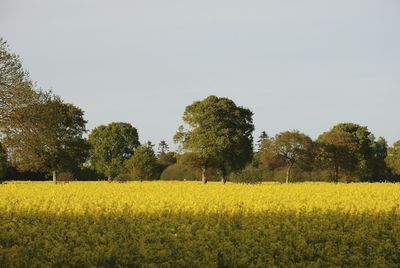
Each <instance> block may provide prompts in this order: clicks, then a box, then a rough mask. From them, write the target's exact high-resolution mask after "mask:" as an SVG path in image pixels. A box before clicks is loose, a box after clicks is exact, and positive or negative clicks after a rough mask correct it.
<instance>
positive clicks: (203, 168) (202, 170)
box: [201, 167, 208, 184]
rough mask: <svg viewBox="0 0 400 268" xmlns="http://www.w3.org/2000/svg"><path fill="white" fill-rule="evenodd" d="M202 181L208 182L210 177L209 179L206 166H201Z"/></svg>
mask: <svg viewBox="0 0 400 268" xmlns="http://www.w3.org/2000/svg"><path fill="white" fill-rule="evenodd" d="M201 181H202V182H203V183H204V184H206V183H207V181H208V179H207V174H206V167H202V168H201Z"/></svg>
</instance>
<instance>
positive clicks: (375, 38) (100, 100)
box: [0, 0, 400, 145]
mask: <svg viewBox="0 0 400 268" xmlns="http://www.w3.org/2000/svg"><path fill="white" fill-rule="evenodd" d="M0 36H2V37H3V38H5V39H6V40H7V41H8V43H9V45H10V47H11V49H12V50H13V51H14V52H16V53H17V54H19V55H20V56H21V58H22V59H23V63H24V66H25V68H27V69H28V70H29V71H30V73H31V76H32V78H33V80H36V81H37V82H38V85H39V86H40V87H42V88H45V89H48V88H52V89H53V90H54V92H55V93H57V94H59V95H61V96H62V97H63V98H64V99H65V100H66V101H68V102H72V103H74V104H76V105H78V106H80V107H81V108H82V109H84V110H85V112H86V118H87V119H88V120H89V124H88V126H89V128H90V129H92V128H93V127H95V126H97V125H99V124H105V123H109V122H112V121H126V122H130V123H132V124H133V125H134V126H135V127H137V128H138V130H139V135H140V139H141V141H142V142H145V141H147V140H151V141H152V142H154V143H158V142H159V141H160V140H162V139H165V140H167V141H168V142H170V143H171V140H172V136H173V135H174V133H175V131H176V130H177V128H178V126H179V125H180V124H181V117H182V114H183V111H184V109H185V106H186V105H188V104H190V103H192V102H193V101H195V100H199V99H202V98H204V97H206V96H208V95H210V94H214V95H217V96H226V97H229V98H232V99H233V100H235V101H236V102H237V104H239V105H243V106H245V107H248V108H250V109H251V110H252V111H253V112H254V113H255V116H254V122H255V125H256V132H255V139H257V136H258V135H259V134H260V132H261V131H262V130H265V131H266V132H267V133H268V134H270V135H274V134H276V133H277V132H280V131H283V130H290V129H298V130H300V131H302V132H305V133H306V134H308V135H310V136H311V137H313V138H316V137H317V136H318V134H320V133H322V132H323V131H326V130H328V129H329V128H330V127H332V126H333V125H334V124H336V123H339V122H344V121H352V122H356V123H359V124H362V125H367V126H368V127H369V128H370V130H371V131H372V132H373V133H374V134H375V135H376V136H384V137H385V138H387V140H388V141H389V143H390V144H391V143H393V142H394V141H395V140H398V139H400V123H399V119H398V117H399V114H400V106H399V102H400V1H399V0H359V1H356V0H335V1H333V0H329V1H324V0H315V1H307V0H304V1H297V0H296V1H295V0H292V1H289V0H276V1H267V0H259V1H254V0H246V1H245V0H242V1H233V0H227V1H218V0H212V1H210V0H201V1H190V0H181V1H175V0H168V1H155V0H143V1H133V0H131V1H118V0H114V1H99V0H64V1H61V0H0ZM171 145H172V144H171Z"/></svg>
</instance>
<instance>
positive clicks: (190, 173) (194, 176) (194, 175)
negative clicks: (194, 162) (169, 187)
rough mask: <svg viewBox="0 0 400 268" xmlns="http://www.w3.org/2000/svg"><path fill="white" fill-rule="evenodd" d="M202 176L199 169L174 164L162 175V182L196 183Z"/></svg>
mask: <svg viewBox="0 0 400 268" xmlns="http://www.w3.org/2000/svg"><path fill="white" fill-rule="evenodd" d="M200 176H201V174H200V171H199V169H196V168H193V167H191V166H188V165H183V164H173V165H171V166H168V167H167V168H166V169H165V170H164V171H163V172H162V173H161V176H160V180H178V181H183V180H187V181H194V180H198V179H199V178H200Z"/></svg>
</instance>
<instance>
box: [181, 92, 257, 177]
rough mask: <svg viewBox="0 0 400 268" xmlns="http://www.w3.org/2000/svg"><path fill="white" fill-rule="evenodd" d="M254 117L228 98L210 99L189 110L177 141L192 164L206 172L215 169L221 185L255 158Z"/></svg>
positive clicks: (187, 108) (195, 103) (212, 97)
mask: <svg viewBox="0 0 400 268" xmlns="http://www.w3.org/2000/svg"><path fill="white" fill-rule="evenodd" d="M252 116H253V113H252V112H251V111H250V110H249V109H246V108H243V107H240V106H237V105H236V104H235V103H234V102H233V101H232V100H230V99H228V98H219V97H216V96H209V97H207V98H205V99H204V100H202V101H196V102H194V103H193V104H191V105H189V106H187V107H186V109H185V112H184V115H183V121H184V122H185V123H186V128H185V127H184V126H181V127H180V128H179V130H178V132H177V133H176V135H175V137H174V140H175V142H178V143H180V144H181V145H182V148H183V149H184V151H186V152H189V153H190V155H191V157H190V159H191V161H190V162H191V163H194V162H196V163H197V164H196V166H201V169H202V174H203V175H202V177H203V178H202V180H203V182H204V183H206V182H207V178H206V170H207V168H209V167H215V168H217V169H219V170H220V172H221V174H222V182H223V183H225V182H226V180H227V174H228V173H229V172H230V171H234V170H238V169H241V168H243V167H244V166H245V165H246V164H247V163H248V162H249V161H251V159H252V156H253V137H252V133H253V131H254V125H253V119H252Z"/></svg>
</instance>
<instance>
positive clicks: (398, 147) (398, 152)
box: [386, 140, 400, 176]
mask: <svg viewBox="0 0 400 268" xmlns="http://www.w3.org/2000/svg"><path fill="white" fill-rule="evenodd" d="M386 163H387V165H388V167H389V168H390V170H391V172H392V173H393V174H394V175H395V176H400V140H399V141H397V142H395V143H394V144H393V146H391V147H390V148H389V149H388V153H387V157H386Z"/></svg>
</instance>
